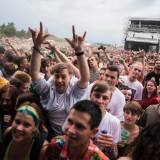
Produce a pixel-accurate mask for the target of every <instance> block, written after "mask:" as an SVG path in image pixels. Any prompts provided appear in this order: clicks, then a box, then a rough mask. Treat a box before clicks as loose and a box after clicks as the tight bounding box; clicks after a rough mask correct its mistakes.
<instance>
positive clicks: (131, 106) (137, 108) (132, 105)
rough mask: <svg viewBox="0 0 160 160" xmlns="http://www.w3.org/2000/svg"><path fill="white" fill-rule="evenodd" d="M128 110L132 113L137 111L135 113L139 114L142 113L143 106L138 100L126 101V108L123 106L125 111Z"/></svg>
mask: <svg viewBox="0 0 160 160" xmlns="http://www.w3.org/2000/svg"><path fill="white" fill-rule="evenodd" d="M127 110H129V111H131V112H132V113H135V114H137V115H139V116H140V115H141V114H142V107H141V105H140V104H139V103H138V102H136V101H130V102H128V103H126V104H125V106H124V108H123V111H124V112H125V111H127Z"/></svg>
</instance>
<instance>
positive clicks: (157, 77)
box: [145, 72, 160, 85]
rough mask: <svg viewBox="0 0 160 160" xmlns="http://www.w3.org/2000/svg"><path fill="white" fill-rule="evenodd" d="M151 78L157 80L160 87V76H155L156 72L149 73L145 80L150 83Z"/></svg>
mask: <svg viewBox="0 0 160 160" xmlns="http://www.w3.org/2000/svg"><path fill="white" fill-rule="evenodd" d="M151 78H155V81H156V83H157V85H159V81H160V74H155V72H151V73H148V74H147V75H146V79H145V80H146V81H148V80H149V79H151Z"/></svg>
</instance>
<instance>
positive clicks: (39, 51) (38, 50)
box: [32, 46, 43, 55]
mask: <svg viewBox="0 0 160 160" xmlns="http://www.w3.org/2000/svg"><path fill="white" fill-rule="evenodd" d="M32 48H33V49H34V50H35V51H37V52H38V53H40V54H41V55H43V54H42V52H41V48H40V49H38V48H36V47H35V46H33V47H32Z"/></svg>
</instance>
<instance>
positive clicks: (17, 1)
mask: <svg viewBox="0 0 160 160" xmlns="http://www.w3.org/2000/svg"><path fill="white" fill-rule="evenodd" d="M159 6H160V0H2V1H1V3H0V25H1V24H3V23H5V24H7V23H8V22H14V23H15V24H16V27H17V28H18V29H19V30H20V29H25V30H27V29H28V27H31V28H38V27H39V22H40V21H42V22H43V24H44V28H47V29H48V31H49V33H51V34H54V35H56V36H58V37H60V38H64V37H71V36H72V33H71V26H72V25H73V24H74V25H75V27H76V31H77V33H78V34H83V32H84V31H87V35H86V41H87V42H102V43H108V44H117V45H123V43H122V41H123V30H124V26H125V22H126V21H127V18H128V17H145V18H160V9H159Z"/></svg>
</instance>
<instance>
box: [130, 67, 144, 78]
mask: <svg viewBox="0 0 160 160" xmlns="http://www.w3.org/2000/svg"><path fill="white" fill-rule="evenodd" d="M142 68H143V66H142V65H140V64H134V65H133V66H132V69H131V76H132V77H133V78H134V79H137V78H138V77H139V76H140V75H141V73H142Z"/></svg>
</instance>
